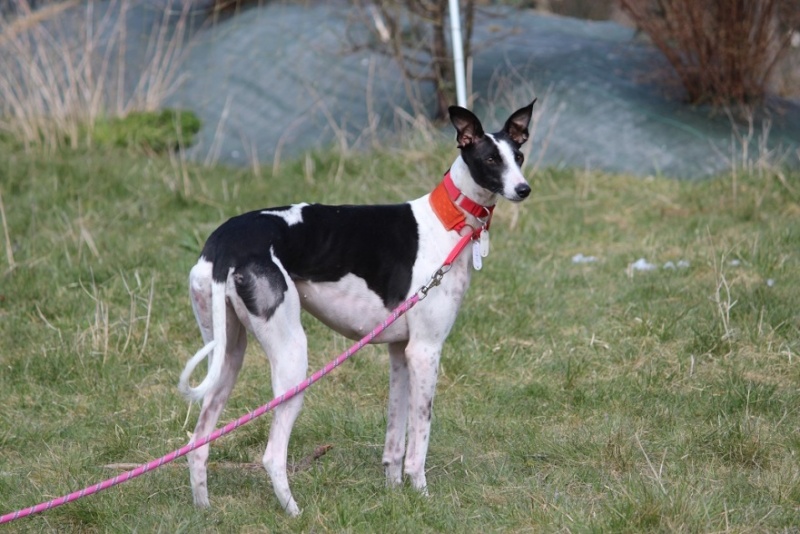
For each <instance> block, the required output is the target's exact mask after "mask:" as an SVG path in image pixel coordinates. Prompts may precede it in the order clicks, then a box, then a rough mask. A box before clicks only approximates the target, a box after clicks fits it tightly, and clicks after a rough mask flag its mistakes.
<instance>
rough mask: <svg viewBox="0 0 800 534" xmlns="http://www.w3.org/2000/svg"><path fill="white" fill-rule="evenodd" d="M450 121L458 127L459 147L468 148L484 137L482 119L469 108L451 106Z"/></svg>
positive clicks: (457, 139)
mask: <svg viewBox="0 0 800 534" xmlns="http://www.w3.org/2000/svg"><path fill="white" fill-rule="evenodd" d="M448 111H449V112H450V122H452V123H453V126H455V128H456V132H457V133H456V142H458V148H466V147H468V146H469V145H471V144H473V143H474V142H475V141H477V140H478V139H480V138H481V137H483V126H481V121H479V120H478V117H476V116H475V114H474V113H472V112H471V111H470V110H468V109H464V108H462V107H459V106H450V108H449V110H448Z"/></svg>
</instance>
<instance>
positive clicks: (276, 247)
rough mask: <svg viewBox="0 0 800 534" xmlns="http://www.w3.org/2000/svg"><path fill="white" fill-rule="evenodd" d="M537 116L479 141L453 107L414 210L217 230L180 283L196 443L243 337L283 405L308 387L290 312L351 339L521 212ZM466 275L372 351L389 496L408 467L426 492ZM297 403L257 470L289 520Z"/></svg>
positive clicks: (318, 214) (199, 459)
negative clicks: (382, 354) (436, 409)
mask: <svg viewBox="0 0 800 534" xmlns="http://www.w3.org/2000/svg"><path fill="white" fill-rule="evenodd" d="M534 103H535V100H534V102H531V103H530V105H528V106H526V107H523V108H521V109H519V110H517V111H516V112H514V113H513V114H512V115H511V116H510V117H509V118H508V120H507V121H506V123H505V125H504V126H503V129H502V130H500V131H499V132H497V133H494V134H489V133H485V132H484V131H483V126H482V125H481V123H480V121H479V120H478V118H477V117H476V116H475V115H474V114H473V113H472V112H470V111H469V110H466V109H464V108H461V107H458V106H452V107H451V108H450V110H449V111H450V120H451V122H452V123H453V126H454V127H455V129H456V130H457V136H456V140H457V141H458V148H459V149H460V150H461V154H460V155H459V156H458V157H457V158H456V160H455V162H454V163H453V165H452V167H451V168H450V170H449V172H448V173H447V174H446V175H445V177H444V179H443V180H442V182H441V183H440V184H439V185H438V186H437V187H436V188H435V189H434V191H433V192H432V193H430V194H427V195H425V196H423V197H422V198H418V199H416V200H412V201H410V202H405V203H403V204H396V205H378V206H325V205H321V204H305V203H302V204H294V205H291V206H283V207H278V208H269V209H265V210H260V211H252V212H249V213H245V214H243V215H239V216H238V217H234V218H232V219H230V220H228V221H227V222H225V223H224V224H223V225H222V226H220V227H219V228H217V229H216V230H215V231H214V232H213V233H212V234H211V237H209V238H208V241H207V242H206V244H205V247H204V248H203V251H202V254H201V255H200V259H199V260H198V261H197V264H196V265H195V266H194V267H193V268H192V270H191V273H190V274H189V292H190V295H191V301H192V308H193V309H194V314H195V317H196V319H197V323H198V324H199V326H200V332H201V333H202V336H203V341H204V343H205V346H204V347H203V348H202V349H201V350H200V351H198V352H197V354H195V355H194V356H193V357H192V358H191V359H190V360H189V362H188V363H187V364H186V368H185V369H184V371H183V373H182V374H181V378H180V384H179V388H180V390H181V392H182V393H183V394H184V395H185V396H186V397H187V398H189V399H191V400H197V401H199V400H201V399H202V401H203V404H202V409H201V411H200V415H199V418H198V421H197V426H196V427H195V430H194V436H193V438H192V439H193V440H198V439H201V438H203V437H205V436H207V435H208V434H210V433H211V432H212V431H213V429H214V427H215V425H216V424H217V420H218V418H219V415H220V412H221V411H222V409H223V407H224V406H225V402H226V401H227V399H228V395H229V394H230V392H231V390H232V389H233V386H234V384H235V382H236V378H237V376H238V374H239V370H240V369H241V367H242V360H243V358H244V352H245V347H246V346H247V332H248V331H249V332H251V333H252V334H253V335H254V336H255V338H256V339H257V340H258V342H259V343H260V344H261V347H262V348H263V349H264V352H265V353H266V356H267V358H268V359H269V363H270V366H271V369H272V391H273V394H274V395H275V396H278V395H281V394H283V393H284V392H286V391H287V390H289V389H290V388H292V387H294V386H295V385H297V384H298V383H300V382H302V381H303V380H304V379H305V378H306V371H307V367H308V359H307V355H306V350H307V347H306V336H305V333H304V331H303V328H302V326H301V323H300V310H301V308H302V309H305V310H307V311H308V312H309V313H311V314H312V315H314V316H315V317H316V318H318V319H319V320H320V321H322V322H323V323H325V324H326V325H327V326H329V327H330V328H332V329H334V330H336V331H337V332H339V333H341V334H342V335H345V336H347V337H349V338H352V339H360V338H361V337H363V336H364V335H365V334H366V333H367V332H369V331H370V330H372V328H373V327H375V326H376V325H377V324H378V323H379V322H380V321H382V320H383V319H385V318H386V316H387V315H388V314H389V312H390V311H391V310H392V309H393V308H394V307H395V306H396V305H398V304H399V303H401V302H402V301H404V300H405V299H407V298H408V297H410V296H411V295H413V294H414V292H415V291H416V288H418V287H421V286H422V285H424V284H425V282H426V281H428V279H429V278H430V276H431V274H433V273H434V272H435V271H436V269H438V268H439V267H440V266H441V265H442V262H443V261H444V259H445V257H446V256H447V255H448V253H449V252H450V251H451V249H453V247H454V245H456V243H457V242H458V241H459V240H460V239H461V236H463V235H466V234H468V233H473V234H474V233H475V232H476V230H484V231H485V230H487V229H488V225H489V219H490V217H491V213H492V209H493V208H494V205H495V203H496V201H497V198H498V197H503V198H506V199H508V200H510V201H512V202H519V201H521V200H523V199H525V198H526V197H527V196H528V195H529V194H530V192H531V188H530V186H529V185H528V183H527V182H526V181H525V178H524V177H523V175H522V172H521V170H520V166H521V165H522V161H523V156H522V153H521V152H520V146H521V145H522V144H523V143H524V142H525V141H526V140H527V139H528V135H529V134H528V124H529V123H530V119H531V113H532V110H533V104H534ZM484 239H488V232H484V234H483V235H482V237H481V240H484ZM484 252H485V251H484ZM471 270H472V269H471V266H470V257H469V255H468V254H461V255H460V257H458V258H457V259H456V261H455V262H454V263H453V265H452V268H451V270H450V271H449V272H448V273H447V275H446V276H445V277H444V278H443V279H442V281H441V286H440V287H438V288H437V289H436V290H435V291H431V292H430V294H429V296H428V297H427V298H426V299H425V300H424V301H421V302H420V303H419V304H418V305H417V306H416V307H415V308H414V309H412V310H410V311H409V312H408V313H407V314H406V315H404V316H403V317H401V318H400V319H399V320H398V321H397V322H396V323H394V324H393V325H392V326H391V327H389V328H388V329H387V330H385V331H384V332H383V333H381V334H380V335H379V336H378V337H377V338H376V339H375V340H374V341H373V342H375V343H388V345H389V359H390V364H391V369H390V375H389V408H388V417H387V420H388V425H387V429H386V442H385V446H384V450H383V466H384V469H385V473H386V478H387V482H388V484H389V485H390V486H395V485H399V484H401V482H402V474H403V467H405V470H404V471H405V474H406V475H407V476H408V478H409V479H410V481H411V484H412V486H413V487H414V488H416V489H417V490H419V491H422V492H427V488H426V482H425V456H426V454H427V451H428V439H429V437H430V427H431V408H432V405H433V396H434V392H435V389H436V380H437V374H438V367H439V357H440V355H441V352H442V345H443V344H444V341H445V339H446V338H447V335H448V333H449V332H450V329H451V327H452V326H453V323H454V322H455V319H456V315H457V314H458V309H459V306H460V305H461V299H462V298H463V297H464V293H465V292H466V291H467V287H468V286H469V280H470V274H471ZM206 357H208V358H209V364H208V374H207V375H206V377H205V379H204V380H203V381H202V382H201V383H200V384H199V385H198V386H197V387H190V385H189V378H190V375H191V373H192V370H193V369H194V368H195V367H196V366H197V364H198V363H199V362H201V361H202V360H203V359H205V358H206ZM302 404H303V399H302V395H299V396H297V397H295V398H293V399H291V400H290V401H288V402H286V403H284V404H282V405H280V406H278V407H277V408H276V410H275V415H274V419H273V422H272V427H271V429H270V434H269V441H268V442H267V449H266V451H265V452H264V457H263V464H264V468H265V469H266V470H267V473H269V476H270V478H271V479H272V485H273V488H274V490H275V493H276V495H277V497H278V500H279V501H280V504H281V506H282V507H283V508H284V510H286V512H287V513H289V514H291V515H297V514H299V513H300V509H299V508H298V507H297V503H296V502H295V500H294V498H293V497H292V493H291V491H290V489H289V481H288V478H287V474H286V459H287V448H288V443H289V435H290V433H291V431H292V426H293V424H294V422H295V419H296V418H297V416H298V414H299V413H300V408H301V406H302ZM406 435H407V436H408V443H407V444H406ZM404 458H405V464H403V460H404ZM207 459H208V445H205V446H203V447H201V448H199V449H197V450H195V451H194V452H193V453H191V454H190V455H189V475H190V479H191V485H192V493H193V496H194V502H195V503H196V504H197V505H199V506H208V504H209V502H208V486H207V481H206V461H207Z"/></svg>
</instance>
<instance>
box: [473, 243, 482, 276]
mask: <svg viewBox="0 0 800 534" xmlns="http://www.w3.org/2000/svg"><path fill="white" fill-rule="evenodd" d="M472 267H473V269H475V270H476V271H480V270H481V268H482V267H483V259H482V258H481V244H480V243H479V242H478V241H473V242H472Z"/></svg>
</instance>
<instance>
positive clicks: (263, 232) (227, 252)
mask: <svg viewBox="0 0 800 534" xmlns="http://www.w3.org/2000/svg"><path fill="white" fill-rule="evenodd" d="M290 208H291V207H290V206H283V207H279V208H269V209H268V210H266V211H269V212H276V211H283V210H288V209H290ZM301 210H302V211H301V213H302V222H298V223H296V224H291V225H290V224H288V223H287V222H286V220H285V219H284V218H283V217H281V216H279V215H277V214H275V213H262V211H263V210H262V211H252V212H249V213H245V214H243V215H239V216H237V217H233V218H232V219H230V220H228V221H227V222H225V223H224V224H223V225H222V226H220V227H219V228H217V229H216V230H215V231H214V232H213V233H212V234H211V236H210V237H209V238H208V241H207V242H206V244H205V247H204V248H203V252H202V257H204V258H206V259H207V260H208V261H210V262H212V264H213V269H212V277H213V279H214V280H215V281H217V282H222V281H224V280H226V279H227V276H228V272H229V271H230V269H231V268H233V270H234V274H235V275H238V277H235V278H234V280H235V281H237V292H239V294H240V296H241V297H242V299H243V300H244V301H245V304H247V305H248V310H250V311H251V313H257V312H256V310H258V313H260V314H261V313H263V312H264V310H261V309H259V308H260V307H259V306H258V304H257V303H256V299H255V298H254V296H253V291H252V290H253V288H254V287H255V286H253V285H252V284H254V283H256V282H258V280H254V279H252V278H251V277H257V278H259V279H260V280H263V281H268V282H269V284H270V287H274V289H275V291H278V292H280V294H281V301H282V295H283V293H284V292H285V291H286V284H285V281H284V280H283V277H282V276H281V273H280V272H279V271H278V270H277V269H278V267H277V266H276V265H275V264H274V262H273V261H272V257H271V252H270V251H271V250H272V251H274V254H275V256H276V257H277V258H278V260H279V261H280V262H281V264H282V265H283V267H284V269H286V271H287V272H288V273H289V276H291V277H292V278H294V279H301V280H308V281H312V282H336V281H338V280H341V279H342V277H344V276H345V275H347V274H354V275H356V276H358V277H359V278H362V279H363V280H364V281H365V282H366V284H367V287H369V289H370V290H372V291H373V292H374V293H375V294H377V295H378V296H379V297H380V298H381V300H382V301H383V303H384V305H385V306H386V307H387V308H392V307H394V306H396V305H397V304H399V303H400V302H402V301H403V300H404V299H405V298H406V296H407V295H408V292H409V290H410V288H411V274H412V269H413V266H414V262H415V261H416V258H417V252H418V249H419V229H418V227H417V221H416V219H415V218H414V214H413V212H412V210H411V206H410V205H409V204H396V205H383V206H326V205H322V204H311V205H306V206H303V207H302V208H301ZM240 284H241V289H240ZM248 302H249V303H250V304H248ZM278 304H280V302H278ZM251 306H253V308H252V309H251Z"/></svg>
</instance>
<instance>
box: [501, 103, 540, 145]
mask: <svg viewBox="0 0 800 534" xmlns="http://www.w3.org/2000/svg"><path fill="white" fill-rule="evenodd" d="M535 103H536V99H535V98H534V99H533V102H531V103H530V104H528V105H527V106H525V107H524V108H520V109H518V110H517V111H515V112H514V113H513V114H512V115H511V116H510V117H509V118H508V120H507V121H506V124H505V126H503V131H504V132H505V133H506V134H508V136H509V137H510V138H511V140H512V141H514V142H515V143H516V144H517V145H522V144H523V143H524V142H525V141H527V140H528V136H529V134H528V124H530V122H531V115H532V114H533V105H534V104H535Z"/></svg>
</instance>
